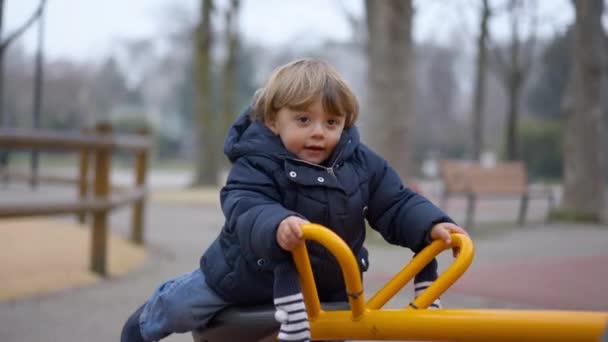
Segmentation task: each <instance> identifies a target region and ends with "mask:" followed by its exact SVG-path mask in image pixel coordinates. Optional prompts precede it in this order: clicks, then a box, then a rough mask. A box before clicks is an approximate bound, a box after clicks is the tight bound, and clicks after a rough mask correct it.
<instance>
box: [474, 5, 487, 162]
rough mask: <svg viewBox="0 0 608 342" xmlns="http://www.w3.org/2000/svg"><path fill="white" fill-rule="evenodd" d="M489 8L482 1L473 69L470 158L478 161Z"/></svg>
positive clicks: (481, 144) (480, 150)
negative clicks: (473, 90) (473, 91)
mask: <svg viewBox="0 0 608 342" xmlns="http://www.w3.org/2000/svg"><path fill="white" fill-rule="evenodd" d="M489 20H490V7H489V5H488V0H483V4H482V7H481V20H480V21H479V37H478V38H477V64H476V68H475V95H474V97H473V151H472V156H471V157H472V158H473V159H474V160H479V159H480V157H481V152H482V150H483V147H484V146H483V145H484V142H483V115H482V113H483V109H484V103H485V90H486V70H487V68H486V66H487V52H488V48H487V40H488V21H489Z"/></svg>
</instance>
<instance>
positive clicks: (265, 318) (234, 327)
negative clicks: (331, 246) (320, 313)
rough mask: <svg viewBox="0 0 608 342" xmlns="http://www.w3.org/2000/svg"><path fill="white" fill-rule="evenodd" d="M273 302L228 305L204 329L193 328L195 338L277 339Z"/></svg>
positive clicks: (336, 305) (332, 305)
mask: <svg viewBox="0 0 608 342" xmlns="http://www.w3.org/2000/svg"><path fill="white" fill-rule="evenodd" d="M321 306H322V308H323V310H327V311H331V310H347V309H348V302H329V303H322V304H321ZM274 312H275V307H274V305H271V304H269V305H258V306H247V307H228V308H226V309H224V310H222V311H220V312H219V313H218V314H217V315H216V316H215V317H214V318H212V319H211V321H210V322H209V325H208V327H207V329H205V330H204V331H193V332H192V337H193V338H194V342H216V341H242V342H248V341H251V342H254V341H263V342H266V341H275V338H276V334H277V331H278V330H279V323H277V321H275V319H274Z"/></svg>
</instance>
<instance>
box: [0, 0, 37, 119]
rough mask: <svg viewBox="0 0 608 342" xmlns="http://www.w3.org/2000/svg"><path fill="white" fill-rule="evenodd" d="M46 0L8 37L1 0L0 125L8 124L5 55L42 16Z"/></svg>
mask: <svg viewBox="0 0 608 342" xmlns="http://www.w3.org/2000/svg"><path fill="white" fill-rule="evenodd" d="M45 5H46V0H41V1H40V3H39V4H38V7H37V8H36V10H35V11H34V13H32V15H31V16H30V17H29V18H28V19H27V20H26V21H25V22H24V23H23V24H22V25H21V26H19V27H18V28H17V29H15V30H14V31H13V32H11V33H10V34H8V35H7V36H6V38H5V37H4V34H3V17H4V0H0V126H2V127H3V126H5V125H6V124H7V117H6V114H5V112H4V56H5V53H6V50H7V49H8V47H9V46H10V45H11V43H12V42H13V41H15V39H17V38H19V36H21V35H22V34H23V33H24V32H25V31H26V30H27V29H28V28H29V27H30V26H32V24H33V23H34V22H36V19H38V17H40V15H41V14H42V11H43V9H44V6H45Z"/></svg>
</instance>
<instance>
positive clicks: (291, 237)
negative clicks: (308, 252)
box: [277, 216, 310, 251]
mask: <svg viewBox="0 0 608 342" xmlns="http://www.w3.org/2000/svg"><path fill="white" fill-rule="evenodd" d="M305 223H310V222H308V221H306V220H304V219H302V218H300V217H297V216H288V217H287V218H285V219H284V220H283V221H281V223H279V228H278V229H277V242H278V243H279V246H281V248H283V249H284V250H286V251H291V250H293V249H294V248H295V247H296V246H298V245H299V244H301V243H302V241H304V240H303V239H302V229H301V228H300V225H302V224H305Z"/></svg>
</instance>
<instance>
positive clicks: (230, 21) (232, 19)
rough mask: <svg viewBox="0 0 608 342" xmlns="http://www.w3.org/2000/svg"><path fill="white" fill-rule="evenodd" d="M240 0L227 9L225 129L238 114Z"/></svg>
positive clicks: (233, 1)
mask: <svg viewBox="0 0 608 342" xmlns="http://www.w3.org/2000/svg"><path fill="white" fill-rule="evenodd" d="M239 9H240V0H231V1H230V7H229V8H228V9H227V10H226V59H225V61H224V70H223V72H224V75H223V80H222V81H223V92H222V99H223V104H222V110H223V115H222V118H223V122H224V125H223V126H224V131H225V132H226V131H228V129H229V128H230V125H231V124H232V121H233V120H234V117H235V114H236V110H237V109H236V100H235V98H236V84H235V82H236V67H237V65H236V59H237V54H238V48H239V36H238V28H237V23H238V13H239Z"/></svg>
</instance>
